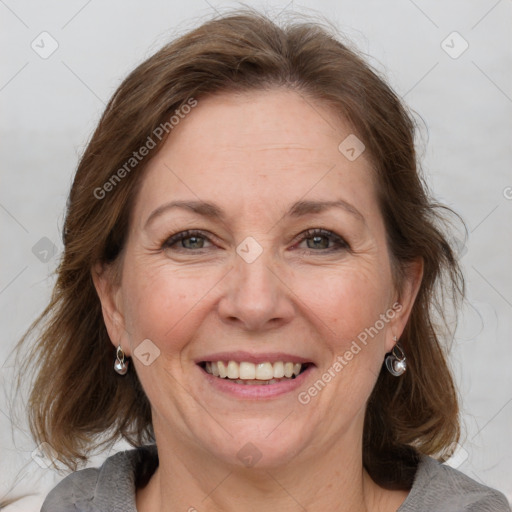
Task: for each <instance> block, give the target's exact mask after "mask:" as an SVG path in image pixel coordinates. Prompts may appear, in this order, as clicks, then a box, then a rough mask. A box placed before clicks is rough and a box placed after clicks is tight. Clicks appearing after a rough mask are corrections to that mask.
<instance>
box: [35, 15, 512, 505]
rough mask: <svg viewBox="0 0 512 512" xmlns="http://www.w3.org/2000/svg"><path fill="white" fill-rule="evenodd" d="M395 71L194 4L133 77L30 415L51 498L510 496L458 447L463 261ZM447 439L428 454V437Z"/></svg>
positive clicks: (428, 500) (72, 225)
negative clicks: (454, 330) (177, 33)
mask: <svg viewBox="0 0 512 512" xmlns="http://www.w3.org/2000/svg"><path fill="white" fill-rule="evenodd" d="M440 220H442V218H441V216H440V214H439V213H438V209H437V208H436V207H435V206H434V204H433V203H432V201H431V200H430V198H429V196H428V194H427V192H426V190H425V189H424V187H423V185H422V181H421V177H420V175H419V172H418V169H417V164H416V159H415V151H414V125H413V123H412V121H411V118H410V117H409V115H408V114H407V112H406V110H405V109H404V107H403V106H402V105H401V103H400V101H399V100H398V98H397V97H396V95H395V94H394V93H393V92H392V91H391V90H390V88H389V87H388V86H387V85H386V84H385V83H384V82H383V80H382V79H381V78H379V77H378V76H377V75H376V74H375V73H374V72H373V71H372V70H371V69H370V68H369V66H368V65H367V64H365V63H364V62H363V61H362V60H361V59H360V58H359V57H358V56H357V55H356V54H355V53H354V52H353V51H351V50H349V49H348V48H347V47H345V46H344V45H343V44H341V43H340V42H338V41H337V40H336V39H335V37H334V36H333V35H332V34H330V33H329V32H328V31H327V30H325V29H323V28H322V27H320V26H319V25H317V24H313V23H303V24H290V25H288V26H286V27H283V28H279V27H278V26H276V25H275V24H274V23H272V22H271V21H270V20H268V19H267V18H265V17H264V16H262V15H259V14H258V13H255V12H253V11H241V12H238V13H234V14H231V15H229V16H224V17H221V18H219V19H216V20H212V21H209V22H207V23H205V24H203V25H202V26H201V27H199V28H197V29H196V30H193V31H191V32H190V33H188V34H186V35H184V36H183V37H181V38H179V39H178V40H176V41H174V42H172V43H171V44H169V45H168V46H166V47H164V48H163V49H162V50H160V51H159V52H157V53H156V54H155V55H154V56H152V57H151V58H149V59H148V60H147V61H145V62H144V63H142V64H141V65H140V66H139V67H138V68H137V69H136V70H135V71H133V72H132V73H131V74H130V76H128V78H127V79H126V80H125V81H124V82H123V84H122V85H121V86H120V87H119V89H118V91H117V92H116V93H115V94H114V96H113V98H112V99H111V101H110V103H109V104H108V106H107V108H106V111H105V113H104V115H103V117H102V119H101V121H100V123H99V125H98V127H97V129H96V131H95V133H94V135H93V137H92V139H91V141H90V143H89V145H88V147H87V150H86V151H85V154H84V155H83V157H82V159H81V162H80V164H79V167H78V170H77V173H76V176H75V179H74V183H73V186H72V189H71V192H70V196H69V201H68V210H67V216H66V222H65V226H64V233H63V238H64V245H65V250H64V256H63V259H62V262H61V264H60V267H59V271H58V272H59V273H58V281H57V283H56V287H55V292H54V295H53V298H52V301H51V303H50V304H49V306H48V308H47V309H46V311H45V312H44V313H43V315H42V317H41V319H40V320H43V319H44V320H45V321H46V322H47V323H46V324H45V328H44V331H43V333H42V336H41V337H40V340H39V342H38V344H37V345H36V346H35V348H34V351H33V353H32V356H31V359H30V362H31V364H34V361H37V363H36V364H37V365H38V374H37V378H36V380H35V383H34V387H33V391H32V395H31V403H30V420H31V427H32V431H33V433H34V435H35V437H36V439H37V440H38V442H44V443H47V444H46V445H45V446H48V447H50V448H51V450H52V452H53V453H55V454H56V457H57V458H58V459H59V460H60V461H62V462H64V463H65V464H67V465H68V466H69V467H70V468H73V469H76V467H77V463H79V462H80V461H85V460H87V456H88V454H89V453H90V451H91V450H93V449H94V448H98V447H100V446H103V445H105V444H108V443H111V442H113V441H115V440H117V439H119V438H124V439H126V440H128V441H130V442H131V443H132V444H133V445H134V446H137V447H138V448H135V449H134V450H129V451H126V452H121V453H118V454H116V455H114V456H112V457H109V458H108V459H107V460H106V461H105V463H104V464H103V466H102V467H101V468H98V469H93V468H89V469H85V470H81V471H78V472H75V473H72V474H71V475H70V476H68V477H67V478H65V479H64V480H63V481H62V482H61V483H60V484H59V485H58V486H57V487H56V488H55V489H54V490H53V491H52V492H51V493H50V494H49V496H48V497H47V499H46V501H45V503H44V505H43V508H42V510H43V511H45V512H50V511H52V512H56V511H71V510H80V511H85V510H101V511H113V510H122V511H131V512H133V511H136V510H137V511H139V512H149V511H156V510H158V511H175V510H189V511H194V510H198V511H202V510H205V511H231V510H237V511H253V510H254V511H256V510H258V511H264V510H308V511H315V510H336V511H349V510H350V511H365V510H371V511H386V512H388V511H396V510H399V511H400V512H406V511H427V510H428V511H432V510H442V511H459V510H474V511H476V510H478V511H485V510H488V511H491V510H492V511H506V510H509V507H508V504H507V501H506V499H505V497H504V496H503V495H502V494H501V493H499V492H498V491H495V490H493V489H490V488H488V487H485V486H483V485H481V484H479V483H477V482H475V481H473V480H471V479H469V478H468V477H466V476H465V475H463V474H462V473H460V472H458V471H456V470H454V469H452V468H450V467H449V466H445V465H442V464H441V463H440V462H438V460H440V461H442V460H446V459H447V458H448V457H449V456H450V455H451V454H452V452H453V450H454V446H456V442H457V440H458V438H459V422H458V414H459V413H458V404H457V398H456V392H455V389H454V385H453V380H452V377H451V375H450V372H449V370H448V367H447V364H446V360H445V354H444V351H443V349H442V348H441V344H440V342H441V339H442V337H443V333H442V332H441V331H440V330H439V327H438V322H437V323H436V322H434V314H435V313H436V311H437V312H438V311H439V309H436V308H438V306H439V303H438V300H439V296H438V294H439V292H440V287H441V286H444V288H445V289H447V290H448V291H451V292H452V298H453V301H454V302H455V303H456V302H457V299H458V297H459V296H460V294H461V293H462V292H463V279H462V276H461V275H460V270H459V267H458V264H457V261H456V259H455V256H454V253H453V252H452V250H451V248H450V246H449V244H448V243H447V241H446V238H445V235H444V234H443V232H442V231H441V229H440V227H439V221H440ZM436 459H437V460H436Z"/></svg>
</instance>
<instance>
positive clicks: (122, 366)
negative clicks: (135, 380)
mask: <svg viewBox="0 0 512 512" xmlns="http://www.w3.org/2000/svg"><path fill="white" fill-rule="evenodd" d="M128 364H129V362H128V361H125V360H124V352H123V349H122V348H121V345H118V347H117V351H116V360H115V362H114V370H115V371H116V372H117V373H119V375H125V374H126V372H127V371H128Z"/></svg>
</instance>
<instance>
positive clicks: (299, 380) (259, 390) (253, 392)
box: [198, 365, 314, 400]
mask: <svg viewBox="0 0 512 512" xmlns="http://www.w3.org/2000/svg"><path fill="white" fill-rule="evenodd" d="M198 368H199V370H200V371H201V373H202V374H203V375H204V377H205V378H206V381H207V382H208V384H210V385H211V386H212V387H213V388H215V389H217V390H218V391H221V392H222V393H226V394H228V395H231V396H233V397H236V398H249V399H253V400H254V399H256V400H258V399H266V398H274V397H279V396H282V395H285V394H287V393H291V392H292V391H295V390H296V389H297V388H299V387H300V386H302V385H303V384H304V382H305V380H306V379H307V378H308V377H309V375H310V374H311V372H312V370H313V368H314V366H313V365H310V366H308V367H307V368H306V369H305V370H304V371H303V372H302V373H301V374H300V375H298V376H297V377H295V379H287V380H282V381H281V382H276V383H274V384H259V385H258V384H256V385H249V384H237V383H236V382H234V381H232V380H230V379H221V378H220V377H215V376H214V375H211V374H210V373H208V372H206V371H205V370H203V368H201V367H200V366H198Z"/></svg>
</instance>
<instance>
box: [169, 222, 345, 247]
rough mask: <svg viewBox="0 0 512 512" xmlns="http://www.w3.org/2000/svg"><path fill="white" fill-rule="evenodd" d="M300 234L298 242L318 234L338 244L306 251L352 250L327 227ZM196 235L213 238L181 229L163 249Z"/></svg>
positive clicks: (206, 238) (170, 238) (192, 230)
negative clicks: (318, 249)
mask: <svg viewBox="0 0 512 512" xmlns="http://www.w3.org/2000/svg"><path fill="white" fill-rule="evenodd" d="M300 236H301V238H300V239H299V240H298V241H297V242H296V243H301V242H303V241H304V240H308V239H311V238H314V237H317V236H323V237H327V238H330V239H331V240H332V241H333V242H334V243H335V244H336V245H335V247H331V248H329V249H323V250H320V251H317V250H315V249H304V252H308V251H309V252H315V253H316V252H323V253H331V252H337V251H350V246H349V244H348V243H347V242H346V241H345V240H344V239H343V238H342V237H341V236H339V235H337V234H336V233H333V232H332V231H329V230H327V229H321V228H313V229H308V230H306V231H304V232H303V233H301V235H300ZM194 237H201V238H204V239H205V240H208V241H210V242H211V240H210V239H209V238H208V237H207V236H206V235H205V233H204V232H202V231H199V230H195V229H191V230H186V231H181V232H180V233H176V234H175V235H172V236H171V237H169V238H167V239H166V240H165V241H164V243H163V245H162V249H170V248H172V246H173V245H175V244H176V243H178V242H181V241H183V240H186V239H188V238H194ZM206 249H207V248H201V249H196V250H194V249H187V248H185V247H180V248H179V249H175V250H178V251H185V252H193V251H195V252H197V251H203V250H206ZM299 250H300V249H299Z"/></svg>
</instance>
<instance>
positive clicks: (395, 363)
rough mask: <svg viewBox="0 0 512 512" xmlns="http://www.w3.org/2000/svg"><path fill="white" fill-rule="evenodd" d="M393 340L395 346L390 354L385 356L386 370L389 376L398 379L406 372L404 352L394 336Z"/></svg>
mask: <svg viewBox="0 0 512 512" xmlns="http://www.w3.org/2000/svg"><path fill="white" fill-rule="evenodd" d="M393 339H394V340H395V346H394V347H393V349H392V350H391V354H389V355H388V356H386V368H387V369H388V371H389V373H391V375H394V376H395V377H400V375H402V374H403V373H404V372H405V370H407V362H406V357H405V354H404V351H403V350H402V347H401V346H400V345H399V344H398V341H397V338H396V336H395V337H394V338H393Z"/></svg>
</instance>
